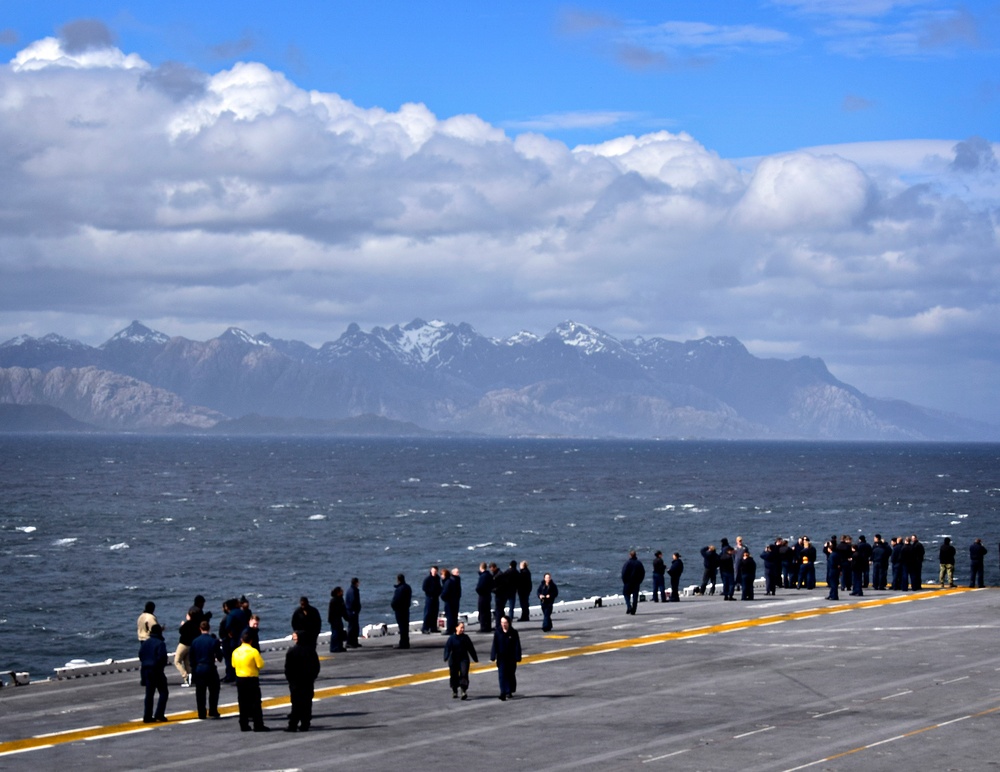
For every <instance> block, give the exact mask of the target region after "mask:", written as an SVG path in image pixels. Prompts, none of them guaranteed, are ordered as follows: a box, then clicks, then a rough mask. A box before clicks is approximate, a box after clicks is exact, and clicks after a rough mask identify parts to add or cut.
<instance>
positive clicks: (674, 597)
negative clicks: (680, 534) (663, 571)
mask: <svg viewBox="0 0 1000 772" xmlns="http://www.w3.org/2000/svg"><path fill="white" fill-rule="evenodd" d="M667 573H668V574H670V601H671V603H678V602H680V599H681V598H680V595H679V594H678V592H677V590H678V589H679V588H680V584H681V574H683V573H684V562H683V561H682V560H681V553H679V552H675V553H674V554H673V559H672V560H671V561H670V568H668V569H667Z"/></svg>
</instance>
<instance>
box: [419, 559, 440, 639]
mask: <svg viewBox="0 0 1000 772" xmlns="http://www.w3.org/2000/svg"><path fill="white" fill-rule="evenodd" d="M420 589H422V590H423V591H424V624H423V625H422V626H421V628H420V632H422V633H436V632H437V630H438V614H439V613H440V602H441V577H440V576H438V567H437V566H431V568H430V572H429V573H428V574H427V576H426V577H425V578H424V583H423V585H422V586H421V588H420Z"/></svg>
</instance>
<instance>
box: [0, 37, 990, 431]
mask: <svg viewBox="0 0 1000 772" xmlns="http://www.w3.org/2000/svg"><path fill="white" fill-rule="evenodd" d="M666 32H670V33H671V34H674V35H680V34H681V33H684V34H685V35H693V34H695V33H696V32H697V30H692V29H686V30H681V29H672V30H667V31H666ZM744 32H745V31H744ZM665 34H666V33H665ZM734 34H735V33H734ZM733 120H735V121H738V120H739V116H738V115H734V116H733ZM998 155H1000V148H998V146H997V145H995V144H993V143H991V142H990V141H988V140H987V139H984V138H981V137H968V138H964V139H948V140H921V139H908V140H906V141H900V142H881V143H868V144H855V145H842V146H830V147H823V148H812V149H809V148H806V149H789V152H786V153H782V154H778V155H772V156H768V157H763V158H753V159H728V158H722V157H720V156H719V154H718V153H716V152H713V150H712V149H711V148H708V147H705V146H704V145H702V144H701V143H700V142H699V141H698V140H697V138H696V137H692V136H690V135H688V134H686V133H684V132H669V131H651V132H650V133H648V134H645V135H642V136H631V135H630V136H622V137H618V138H616V139H613V140H609V141H606V142H602V143H599V144H592V145H580V146H577V147H568V146H566V145H565V144H563V143H561V142H559V141H556V140H553V139H550V138H548V137H546V136H545V135H544V134H542V133H536V132H534V131H525V132H524V133H519V134H513V135H512V134H508V133H507V132H506V131H505V130H504V129H502V128H500V127H498V126H495V125H491V124H490V123H488V122H486V121H484V120H482V119H481V118H479V117H477V116H476V115H471V114H470V115H454V116H448V117H440V116H436V115H434V114H433V113H432V112H431V111H430V110H429V109H428V108H427V107H426V106H424V105H422V104H404V105H402V106H400V107H399V108H398V109H384V108H380V107H361V106H359V105H356V104H354V103H353V102H351V101H350V100H348V99H345V98H343V97H342V96H340V95H338V94H335V93H324V92H320V91H316V90H306V89H303V88H300V87H299V86H297V85H296V83H295V82H294V81H293V80H292V79H291V78H290V77H288V76H286V75H285V74H283V73H281V72H278V71H275V70H273V69H271V68H269V67H267V66H265V65H264V64H260V63H256V62H252V61H247V62H242V63H238V64H236V65H235V66H233V67H231V68H229V69H225V70H221V71H219V72H214V73H208V72H201V71H198V70H195V69H192V68H190V67H188V66H186V65H182V64H179V63H176V62H167V63H164V64H162V65H160V66H158V67H154V66H152V65H150V64H149V63H147V62H146V61H144V60H143V59H142V58H141V56H140V55H139V54H136V53H127V52H123V51H121V50H119V49H118V48H117V47H116V45H115V42H114V38H113V36H112V35H111V34H110V33H108V31H107V29H106V28H103V26H102V25H99V24H98V26H90V27H77V28H73V29H71V30H70V32H68V33H67V32H66V31H64V33H63V36H62V37H61V38H46V39H43V40H39V41H36V42H33V43H31V44H29V45H27V46H26V47H25V48H23V49H22V50H21V51H20V52H19V53H17V55H16V56H15V57H14V58H13V60H12V61H11V62H10V63H9V64H8V65H6V66H3V67H0V168H2V169H3V175H4V182H5V184H4V185H3V186H0V223H2V225H0V274H2V277H3V281H2V282H0V309H2V310H0V339H7V338H10V337H13V336H15V335H18V334H21V333H27V334H31V335H44V334H45V333H47V332H50V331H52V330H62V331H66V330H75V331H76V334H75V335H74V337H79V338H81V339H89V340H91V341H99V340H103V339H104V338H106V337H107V335H108V334H110V333H111V332H113V331H114V330H116V329H120V328H121V326H122V325H123V322H127V320H129V319H132V318H143V319H144V320H146V321H147V322H150V323H152V324H154V325H156V326H159V327H167V328H170V329H172V330H176V331H177V332H178V333H179V334H184V335H187V336H189V337H192V338H205V337H208V335H210V334H211V333H212V332H213V331H215V330H217V329H218V328H219V327H220V325H222V326H228V325H238V326H240V327H244V328H247V329H267V330H269V331H270V332H272V333H274V334H276V335H279V336H281V337H288V338H296V339H303V340H306V341H309V342H311V343H318V342H321V341H323V340H327V339H329V337H330V334H331V331H336V330H339V329H342V328H344V327H345V326H346V325H347V324H349V323H350V322H358V323H360V324H361V325H363V326H369V325H376V324H386V323H391V322H393V321H398V320H400V319H405V318H412V317H414V316H418V315H431V316H438V317H443V318H459V319H468V320H469V321H470V322H472V323H474V324H475V325H476V327H477V328H478V329H481V330H483V331H484V332H486V333H487V334H492V335H509V334H511V333H513V332H515V331H516V330H518V329H522V328H529V329H547V328H549V327H550V326H551V324H552V323H553V321H557V320H561V319H564V318H570V317H579V318H586V319H588V320H589V321H592V322H594V323H595V324H598V325H600V326H601V327H602V328H604V329H607V330H609V331H611V332H613V333H614V334H619V335H663V336H666V337H670V338H676V339H686V338H692V339H693V338H697V337H700V336H703V335H706V334H713V335H730V334H731V335H737V336H739V337H740V339H741V340H743V341H745V342H746V343H747V345H748V346H749V347H750V349H751V350H752V351H753V352H754V353H755V354H758V355H761V356H797V355H802V354H809V355H814V356H822V357H823V358H824V360H826V361H827V363H828V364H829V365H830V367H831V370H833V371H834V373H835V374H836V375H837V376H838V377H840V378H843V379H845V380H849V381H851V382H852V383H854V384H856V385H857V386H858V387H859V388H862V389H863V390H865V391H866V392H868V393H872V394H875V395H891V396H896V397H900V398H904V399H908V400H911V401H913V402H918V403H922V404H927V405H930V406H933V407H938V408H942V409H947V410H953V411H957V412H964V413H966V414H968V415H973V416H979V417H983V418H986V419H988V420H996V419H997V418H998V417H1000V408H997V407H996V406H995V405H994V404H993V403H994V402H995V399H994V398H993V395H995V394H996V393H997V390H998V387H1000V345H998V343H997V336H996V334H995V331H996V330H997V329H998V328H1000V318H998V317H1000V315H998V298H997V288H998V287H1000V259H998V258H1000V249H998V226H1000V164H998V160H997V159H998ZM959 387H960V389H961V391H962V393H963V397H962V398H961V400H960V402H958V403H956V402H955V400H954V393H955V391H956V389H958V388H959ZM990 410H992V411H993V412H989V411H990Z"/></svg>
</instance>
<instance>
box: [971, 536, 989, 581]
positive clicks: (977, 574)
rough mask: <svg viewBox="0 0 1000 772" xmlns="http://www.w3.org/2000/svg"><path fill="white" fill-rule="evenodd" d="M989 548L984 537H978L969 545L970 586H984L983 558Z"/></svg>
mask: <svg viewBox="0 0 1000 772" xmlns="http://www.w3.org/2000/svg"><path fill="white" fill-rule="evenodd" d="M986 553H987V549H986V545H985V544H983V540H982V539H976V540H975V541H974V542H972V545H971V546H970V547H969V570H970V575H969V587H984V586H985V585H984V584H983V560H984V558H985V557H986Z"/></svg>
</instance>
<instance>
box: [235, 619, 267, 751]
mask: <svg viewBox="0 0 1000 772" xmlns="http://www.w3.org/2000/svg"><path fill="white" fill-rule="evenodd" d="M240 640H241V641H242V643H240V645H239V646H237V647H236V649H234V650H233V660H232V661H233V669H234V670H235V671H236V697H237V699H238V700H239V704H240V731H242V732H249V731H250V723H251V722H253V730H254V731H255V732H270V731H271V730H270V728H268V727H266V726H264V712H263V710H262V709H261V705H260V671H261V668H263V667H264V659H263V658H262V657H261V656H260V652H259V651H257V649H255V648H254V647H253V646H251V645H250V644H251V641H252V640H253V636H252V635H251V634H250V632H249V631H248V630H244V631H243V635H242V636H241V637H240Z"/></svg>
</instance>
